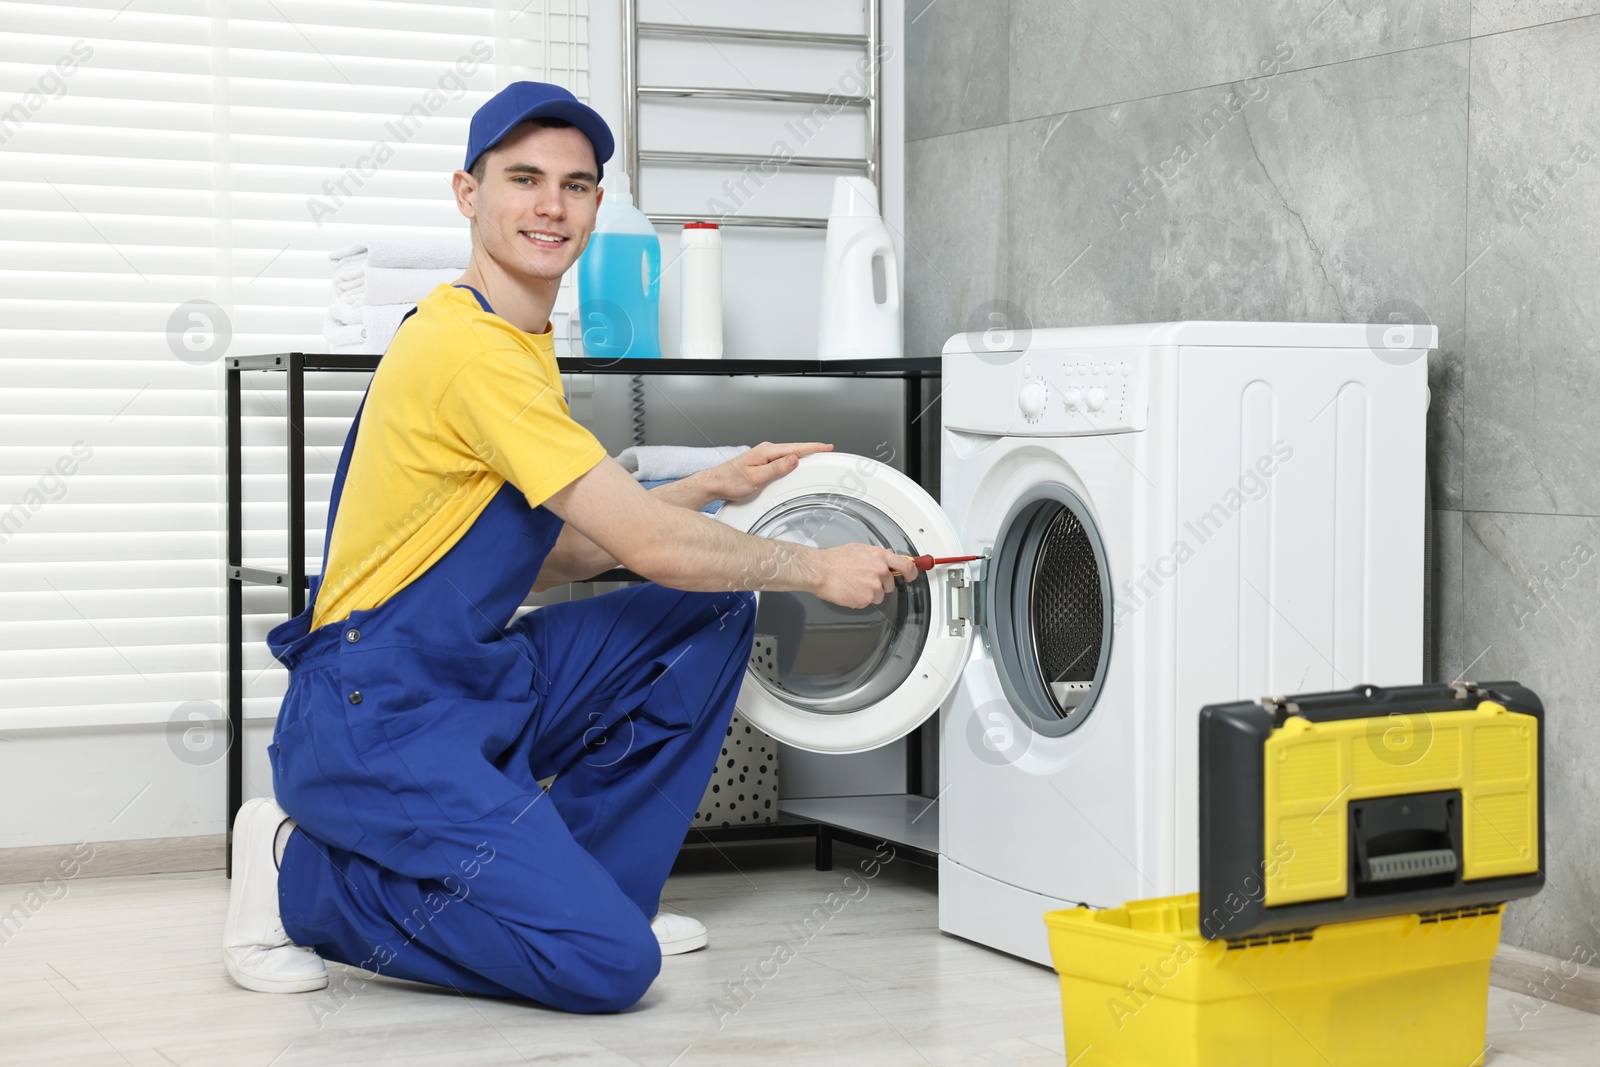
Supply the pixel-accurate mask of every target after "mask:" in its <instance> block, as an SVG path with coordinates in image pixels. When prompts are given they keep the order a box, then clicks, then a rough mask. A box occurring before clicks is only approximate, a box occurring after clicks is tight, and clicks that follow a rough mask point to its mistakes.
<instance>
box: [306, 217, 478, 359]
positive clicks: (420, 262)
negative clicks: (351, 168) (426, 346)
mask: <svg viewBox="0 0 1600 1067" xmlns="http://www.w3.org/2000/svg"><path fill="white" fill-rule="evenodd" d="M471 256H472V245H471V244H470V243H469V242H467V241H459V242H457V241H364V242H361V243H359V244H353V245H349V246H347V247H345V248H340V249H336V250H334V251H332V252H329V253H328V258H329V259H330V260H332V261H333V301H332V303H331V304H330V305H329V307H328V316H327V318H326V319H324V320H323V323H322V337H323V340H325V341H327V342H328V347H329V350H330V351H333V352H367V353H381V352H383V351H384V350H385V349H387V348H388V347H389V342H390V341H391V340H393V339H394V334H395V331H396V330H398V329H399V328H400V320H402V319H403V318H405V314H406V312H408V311H410V310H411V309H412V308H413V307H415V306H416V303H417V301H418V300H421V299H422V298H423V297H425V296H427V295H428V294H429V293H431V292H432V291H433V290H434V289H435V288H437V287H438V286H440V285H446V284H449V283H450V282H453V281H455V280H456V279H457V278H459V277H461V272H462V270H464V269H465V268H466V266H467V263H468V261H469V260H470V259H471Z"/></svg>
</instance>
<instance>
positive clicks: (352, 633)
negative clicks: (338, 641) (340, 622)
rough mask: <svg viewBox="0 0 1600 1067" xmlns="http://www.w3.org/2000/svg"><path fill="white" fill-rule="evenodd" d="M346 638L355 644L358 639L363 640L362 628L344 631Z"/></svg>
mask: <svg viewBox="0 0 1600 1067" xmlns="http://www.w3.org/2000/svg"><path fill="white" fill-rule="evenodd" d="M344 639H345V640H346V641H349V642H350V643H351V644H352V645H353V644H355V643H356V642H357V641H359V640H361V631H360V630H346V631H345V632H344Z"/></svg>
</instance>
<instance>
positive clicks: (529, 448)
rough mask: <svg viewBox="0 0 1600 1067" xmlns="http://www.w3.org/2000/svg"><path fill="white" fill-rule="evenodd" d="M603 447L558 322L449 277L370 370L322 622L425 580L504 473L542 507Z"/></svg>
mask: <svg viewBox="0 0 1600 1067" xmlns="http://www.w3.org/2000/svg"><path fill="white" fill-rule="evenodd" d="M605 455H606V450H605V448H604V447H603V446H602V445H601V444H600V442H599V441H597V440H596V439H595V437H594V435H593V434H591V433H590V432H589V431H588V430H586V429H584V428H583V427H582V426H580V425H578V424H577V423H576V422H574V421H573V420H572V416H571V415H570V414H569V413H568V411H567V398H566V395H565V393H563V391H562V388H561V374H560V371H559V370H558V369H557V367H556V358H555V346H554V343H553V339H552V336H551V334H550V332H549V331H546V332H545V333H542V334H529V333H524V332H523V331H521V330H519V329H517V328H516V327H515V326H513V325H511V324H510V323H509V322H507V321H506V320H504V319H502V318H500V317H499V316H498V315H491V314H489V313H488V312H486V311H484V310H482V308H480V307H479V306H478V301H477V299H476V298H475V297H474V296H473V295H472V293H471V292H470V291H468V290H466V289H459V288H456V287H455V286H451V285H440V286H438V287H437V288H435V289H434V290H433V292H431V293H429V294H428V295H427V296H426V297H424V298H423V299H422V300H421V301H420V302H419V303H418V304H417V313H416V314H415V315H413V316H411V318H410V319H408V320H407V321H406V323H405V324H404V326H403V327H402V328H401V330H400V332H399V333H397V334H396V335H395V338H394V341H393V343H391V344H390V345H389V350H388V351H387V352H386V353H384V356H383V360H382V362H381V363H380V364H379V365H378V370H377V373H376V374H374V375H373V378H372V385H371V388H370V389H369V390H368V392H367V405H366V408H365V410H364V411H363V413H362V415H361V428H360V429H359V430H357V431H356V443H355V449H354V451H353V452H352V453H351V456H350V472H349V474H348V475H346V477H345V486H344V496H343V498H342V499H341V501H340V503H339V514H338V517H337V519H336V521H335V522H334V527H333V540H332V543H331V545H330V546H329V549H328V559H327V561H326V565H325V567H324V570H323V575H324V577H323V584H322V587H321V589H320V590H319V592H318V594H317V604H316V610H315V612H314V613H313V615H312V628H313V629H315V628H316V627H318V626H321V625H323V624H324V623H329V622H337V621H339V620H341V619H344V618H345V617H347V616H348V615H349V614H350V613H351V612H352V611H363V610H367V609H369V608H374V607H377V606H378V605H379V604H382V603H383V602H384V601H386V600H387V599H389V597H391V596H393V595H394V594H395V593H397V592H399V591H400V590H402V589H404V588H405V587H406V586H407V585H409V584H410V583H411V582H412V581H414V580H416V579H417V578H418V577H419V576H421V575H422V573H423V572H425V571H426V570H427V569H428V568H429V567H431V566H433V564H434V563H436V562H438V561H439V560H440V559H441V558H443V557H444V554H445V553H446V552H448V551H450V549H451V548H452V547H453V546H454V545H455V543H456V542H457V541H459V540H461V538H462V537H463V536H464V535H465V534H466V532H467V530H468V529H469V528H471V526H472V523H473V521H474V520H476V519H477V517H478V515H479V514H481V513H482V511H483V509H484V508H486V507H488V506H489V501H490V500H492V499H493V498H494V495H495V493H497V492H499V491H500V487H501V486H502V485H504V484H505V483H506V482H510V483H511V484H512V485H514V486H516V487H517V489H518V490H520V491H521V492H522V494H523V495H524V496H525V497H527V499H528V504H529V506H531V507H538V506H539V505H540V504H542V503H544V502H545V501H546V500H548V499H549V498H550V497H551V495H552V494H554V493H556V492H558V491H559V490H561V489H562V488H563V487H565V486H566V485H567V484H569V483H570V482H572V481H573V480H574V479H576V478H577V477H579V476H580V475H582V474H584V473H585V472H587V471H588V470H589V469H590V468H592V467H593V466H594V465H595V464H596V463H598V462H600V460H602V459H604V458H605Z"/></svg>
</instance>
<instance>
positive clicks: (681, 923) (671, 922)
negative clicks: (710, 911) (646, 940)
mask: <svg viewBox="0 0 1600 1067" xmlns="http://www.w3.org/2000/svg"><path fill="white" fill-rule="evenodd" d="M650 929H652V930H654V931H655V932H656V940H657V941H659V942H661V954H662V955H663V956H680V955H682V954H683V953H685V952H693V951H694V950H695V949H697V948H705V947H706V942H708V941H709V940H710V937H709V936H708V935H707V934H706V928H705V924H704V923H702V922H701V921H700V920H699V919H691V918H689V916H687V915H671V914H668V913H667V912H664V911H663V912H661V913H659V914H657V915H656V917H655V918H654V919H651V920H650Z"/></svg>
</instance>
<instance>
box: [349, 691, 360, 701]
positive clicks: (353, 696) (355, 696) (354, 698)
mask: <svg viewBox="0 0 1600 1067" xmlns="http://www.w3.org/2000/svg"><path fill="white" fill-rule="evenodd" d="M350 703H352V704H359V703H361V690H359V689H357V690H355V691H353V692H352V693H351V694H350Z"/></svg>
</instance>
